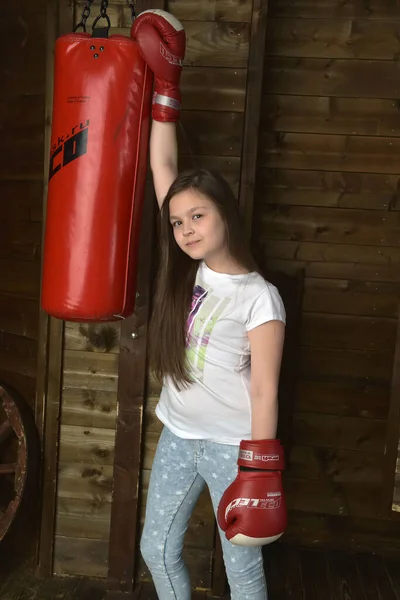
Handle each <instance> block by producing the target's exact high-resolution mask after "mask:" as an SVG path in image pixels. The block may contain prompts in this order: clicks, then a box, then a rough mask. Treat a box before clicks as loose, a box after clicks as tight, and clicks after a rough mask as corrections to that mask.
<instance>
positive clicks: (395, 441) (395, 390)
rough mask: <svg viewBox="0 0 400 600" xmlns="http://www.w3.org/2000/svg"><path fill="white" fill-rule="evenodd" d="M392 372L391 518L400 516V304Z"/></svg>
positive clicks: (387, 485)
mask: <svg viewBox="0 0 400 600" xmlns="http://www.w3.org/2000/svg"><path fill="white" fill-rule="evenodd" d="M392 373H393V374H392V385H391V393H390V404H389V413H388V420H387V430H386V444H385V446H386V453H385V460H384V476H383V486H382V509H383V513H384V515H385V516H389V517H390V518H391V519H393V518H397V519H398V518H400V513H398V512H396V511H394V510H393V509H392V506H393V493H394V488H395V477H396V463H397V458H398V452H399V436H400V305H399V314H398V322H397V335H396V345H395V352H394V360H393V371H392Z"/></svg>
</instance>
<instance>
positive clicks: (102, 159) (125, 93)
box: [41, 15, 153, 321]
mask: <svg viewBox="0 0 400 600" xmlns="http://www.w3.org/2000/svg"><path fill="white" fill-rule="evenodd" d="M103 16H104V15H103ZM106 18H107V20H108V17H107V16H106ZM108 23H109V20H108ZM93 31H94V34H93V36H91V35H90V34H89V33H86V32H85V33H71V34H68V35H64V36H61V37H60V38H58V40H57V41H56V46H55V75H54V100H53V122H52V135H51V152H50V173H49V186H48V196H47V214H46V229H45V239H44V254H43V274H42V299H41V302H42V307H43V309H44V310H45V311H46V312H48V313H49V314H50V315H52V316H54V317H58V318H60V319H64V320H68V321H111V320H115V319H118V318H124V317H127V316H129V315H130V314H132V312H133V310H134V303H135V296H136V290H135V287H136V271H137V254H138V241H139V228H140V220H141V209H142V204H143V195H144V185H145V178H146V167H147V152H148V139H149V122H150V107H151V92H152V84H153V75H152V73H151V71H150V70H149V69H148V67H147V66H146V64H145V62H144V61H143V59H142V58H141V56H140V54H139V48H138V46H137V44H136V42H134V41H133V40H132V39H131V38H128V37H124V36H121V35H111V36H110V37H108V28H106V29H105V30H97V31H98V32H103V35H104V31H106V32H107V33H106V37H95V34H96V29H93Z"/></svg>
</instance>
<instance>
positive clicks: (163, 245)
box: [150, 169, 258, 389]
mask: <svg viewBox="0 0 400 600" xmlns="http://www.w3.org/2000/svg"><path fill="white" fill-rule="evenodd" d="M186 190H196V191H197V192H199V193H201V194H204V196H206V197H207V198H208V199H209V200H211V201H212V202H213V203H214V204H215V206H216V207H217V209H218V211H219V213H220V215H221V218H222V220H223V221H224V223H225V228H226V242H227V247H228V250H229V253H230V255H231V257H232V258H233V260H234V261H235V262H236V263H237V264H238V265H240V267H243V268H244V269H246V270H248V271H249V272H251V271H258V268H257V265H256V263H255V260H254V258H253V256H252V254H251V252H250V250H249V247H248V244H247V242H246V238H245V235H244V232H243V230H242V227H241V223H240V214H239V209H238V204H237V200H236V198H235V196H234V194H233V192H232V190H231V188H230V186H229V184H228V183H227V182H226V181H225V179H224V178H223V177H222V176H221V175H220V174H219V173H217V172H215V171H211V170H206V169H195V170H191V171H185V172H183V173H181V174H179V175H178V176H177V178H176V179H175V181H174V182H173V184H172V185H171V187H170V189H169V191H168V193H167V195H166V197H165V199H164V203H163V205H162V208H161V211H160V250H161V256H160V267H159V272H158V278H157V282H156V286H157V287H156V293H155V298H154V308H153V316H152V319H151V323H150V365H151V368H152V370H153V373H154V375H155V377H156V378H157V379H158V381H159V382H162V381H163V378H164V377H165V376H169V377H170V378H171V379H172V381H173V382H174V384H175V385H176V386H177V388H178V389H179V388H180V387H181V386H182V385H183V386H185V385H187V384H189V383H190V382H191V378H190V373H189V369H188V365H187V362H186V354H185V350H186V327H187V317H188V313H189V310H190V304H191V298H192V292H193V287H194V284H195V280H196V273H197V269H198V267H199V264H200V261H199V260H193V259H192V258H190V257H189V256H188V255H187V254H185V252H183V251H182V250H181V249H180V248H179V246H178V244H177V243H176V241H175V238H174V234H173V231H172V227H171V224H170V220H169V203H170V200H171V198H173V196H175V195H176V194H179V193H180V192H183V191H186Z"/></svg>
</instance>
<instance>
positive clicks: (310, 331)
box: [253, 0, 400, 539]
mask: <svg viewBox="0 0 400 600" xmlns="http://www.w3.org/2000/svg"><path fill="white" fill-rule="evenodd" d="M399 18H400V4H399V2H397V1H395V2H389V1H385V0H382V1H380V2H378V0H376V1H374V0H373V1H371V2H368V3H362V2H358V1H356V0H349V1H348V2H339V0H314V1H311V0H271V2H270V7H269V17H268V30H267V42H266V53H265V70H264V86H263V104H262V107H263V108H262V115H261V119H262V122H261V131H260V144H259V155H258V164H257V181H256V197H255V206H254V227H253V236H254V239H256V240H257V242H258V244H259V246H260V250H261V256H262V257H263V261H264V263H265V264H266V265H267V266H268V267H270V268H271V269H277V270H281V271H286V272H293V271H294V270H296V269H299V268H304V269H305V275H306V279H305V291H304V299H303V315H302V347H301V359H300V362H301V364H300V375H299V379H298V382H297V398H296V402H297V403H296V410H295V414H294V444H295V446H294V448H293V454H292V457H291V458H292V468H291V471H290V473H289V474H288V476H287V480H286V489H287V494H288V504H289V507H290V508H291V509H292V510H293V511H297V516H296V519H295V526H296V527H297V535H298V536H299V537H301V536H304V537H305V536H307V535H308V534H309V532H305V530H306V529H307V527H303V528H302V527H301V524H302V523H303V525H304V523H305V519H306V515H307V514H308V515H309V517H310V518H311V517H312V516H315V515H318V514H319V515H321V516H322V515H323V514H324V515H339V516H348V517H361V518H368V519H381V518H382V519H384V518H386V515H385V514H383V512H382V510H381V488H382V484H383V481H382V474H383V470H384V464H383V461H384V453H385V435H386V428H387V418H388V409H389V399H390V382H391V376H392V366H393V355H394V344H395V336H396V320H397V316H398V306H399V297H400V268H399V266H400V249H399V247H398V246H399V231H400V229H399V226H400V212H399V210H400V201H399V183H400V177H399V175H400V160H399V159H400V115H399V102H398V98H399V93H400V79H399V73H400V71H399V61H398V58H399V51H400V45H399V38H398V36H399V31H400V27H399ZM325 522H326V521H325ZM321 523H322V521H321ZM321 523H319V525H318V524H317V525H316V526H315V528H314V531H313V533H312V534H311V535H314V536H315V538H318V536H321V528H322V526H323V525H322V524H321ZM314 525H315V521H314ZM380 526H381V525H379V524H377V525H376V528H377V531H378V530H379V527H380ZM318 527H319V528H318ZM349 527H350V525H349ZM382 527H383V525H382ZM309 537H310V536H309ZM322 537H323V536H321V537H320V539H322ZM325 537H326V536H325ZM371 539H373V535H372V534H371Z"/></svg>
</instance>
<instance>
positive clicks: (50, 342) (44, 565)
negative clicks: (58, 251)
mask: <svg viewBox="0 0 400 600" xmlns="http://www.w3.org/2000/svg"><path fill="white" fill-rule="evenodd" d="M46 25H47V48H46V101H45V151H44V189H43V229H42V252H43V240H44V230H45V227H44V224H45V222H46V203H47V188H48V176H49V155H50V138H51V118H52V106H53V69H54V42H55V40H56V38H57V37H58V36H59V35H61V34H62V33H64V32H66V31H68V30H70V29H72V11H71V7H70V2H69V0H59V1H58V2H54V0H47V3H46ZM63 339H64V323H63V322H62V321H60V320H58V319H54V318H50V317H49V316H48V315H47V314H46V313H45V312H44V311H43V310H41V309H40V314H39V339H38V371H37V372H38V376H37V383H36V402H35V421H36V425H37V428H38V431H39V435H40V438H41V449H42V473H41V489H42V506H41V524H40V534H39V547H38V573H39V575H40V576H41V577H49V576H50V575H51V574H52V569H53V543H54V528H55V514H56V495H57V466H58V440H59V415H60V403H61V378H62V349H63Z"/></svg>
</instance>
